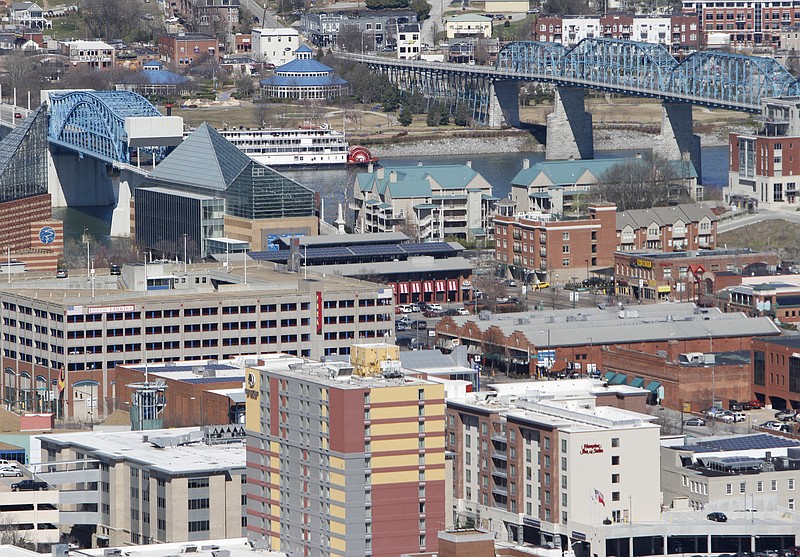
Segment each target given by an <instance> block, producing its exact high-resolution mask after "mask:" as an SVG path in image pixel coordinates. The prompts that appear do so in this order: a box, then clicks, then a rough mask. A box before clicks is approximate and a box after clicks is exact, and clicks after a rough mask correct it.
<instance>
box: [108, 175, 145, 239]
mask: <svg viewBox="0 0 800 557" xmlns="http://www.w3.org/2000/svg"><path fill="white" fill-rule="evenodd" d="M144 179H145V176H144V175H142V174H139V173H137V172H132V171H130V170H127V169H122V170H117V169H114V170H113V171H112V172H111V187H112V190H113V192H114V196H115V199H116V201H115V203H116V205H115V207H114V211H113V213H112V214H111V236H114V237H117V238H130V236H131V228H132V223H131V199H132V198H133V192H134V190H135V189H136V188H137V187H139V185H140V184H141V183H142V182H143V181H144Z"/></svg>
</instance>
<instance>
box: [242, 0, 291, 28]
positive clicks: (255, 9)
mask: <svg viewBox="0 0 800 557" xmlns="http://www.w3.org/2000/svg"><path fill="white" fill-rule="evenodd" d="M240 5H242V6H244V7H245V8H247V9H248V10H250V13H251V14H253V15H254V16H256V17H257V18H258V21H259V23H258V24H256V25H255V27H262V28H265V29H275V28H277V27H283V25H282V24H281V23H279V22H278V20H277V19H276V18H275V14H273V13H272V12H271V11H269V10H267V11H266V13H265V12H264V5H263V3H262V1H261V0H241V3H240Z"/></svg>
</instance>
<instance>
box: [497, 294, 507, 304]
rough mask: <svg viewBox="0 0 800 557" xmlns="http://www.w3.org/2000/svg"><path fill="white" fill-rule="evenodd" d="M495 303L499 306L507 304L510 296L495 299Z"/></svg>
mask: <svg viewBox="0 0 800 557" xmlns="http://www.w3.org/2000/svg"><path fill="white" fill-rule="evenodd" d="M495 301H496V302H497V303H498V304H507V303H508V296H498V297H497V298H495Z"/></svg>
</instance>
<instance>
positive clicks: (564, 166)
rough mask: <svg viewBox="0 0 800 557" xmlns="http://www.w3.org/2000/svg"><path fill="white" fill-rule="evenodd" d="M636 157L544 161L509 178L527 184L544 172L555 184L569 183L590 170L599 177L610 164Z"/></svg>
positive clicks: (522, 184)
mask: <svg viewBox="0 0 800 557" xmlns="http://www.w3.org/2000/svg"><path fill="white" fill-rule="evenodd" d="M633 160H636V159H633V158H630V159H594V160H577V161H544V162H539V163H536V164H534V165H533V166H531V167H530V168H523V169H522V170H520V171H519V172H518V173H517V175H516V176H514V178H513V179H512V180H511V183H512V184H513V185H517V186H527V185H529V184H530V183H531V182H533V181H534V180H535V179H536V177H537V176H538V175H539V174H540V173H542V172H544V174H545V176H547V178H548V179H549V180H550V181H551V182H552V183H553V184H555V185H562V186H563V185H571V184H574V183H576V182H577V181H578V180H579V179H580V178H581V176H582V175H583V174H585V173H586V172H590V173H591V174H592V175H593V176H595V177H599V176H600V175H602V174H603V173H604V172H606V171H607V170H608V169H609V168H611V167H612V166H614V165H616V164H619V163H622V162H629V161H633Z"/></svg>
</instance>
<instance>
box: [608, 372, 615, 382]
mask: <svg viewBox="0 0 800 557" xmlns="http://www.w3.org/2000/svg"><path fill="white" fill-rule="evenodd" d="M615 375H616V373H614V372H613V371H607V372H606V381H609V382H610V381H611V380H612V379H614V376H615Z"/></svg>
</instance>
